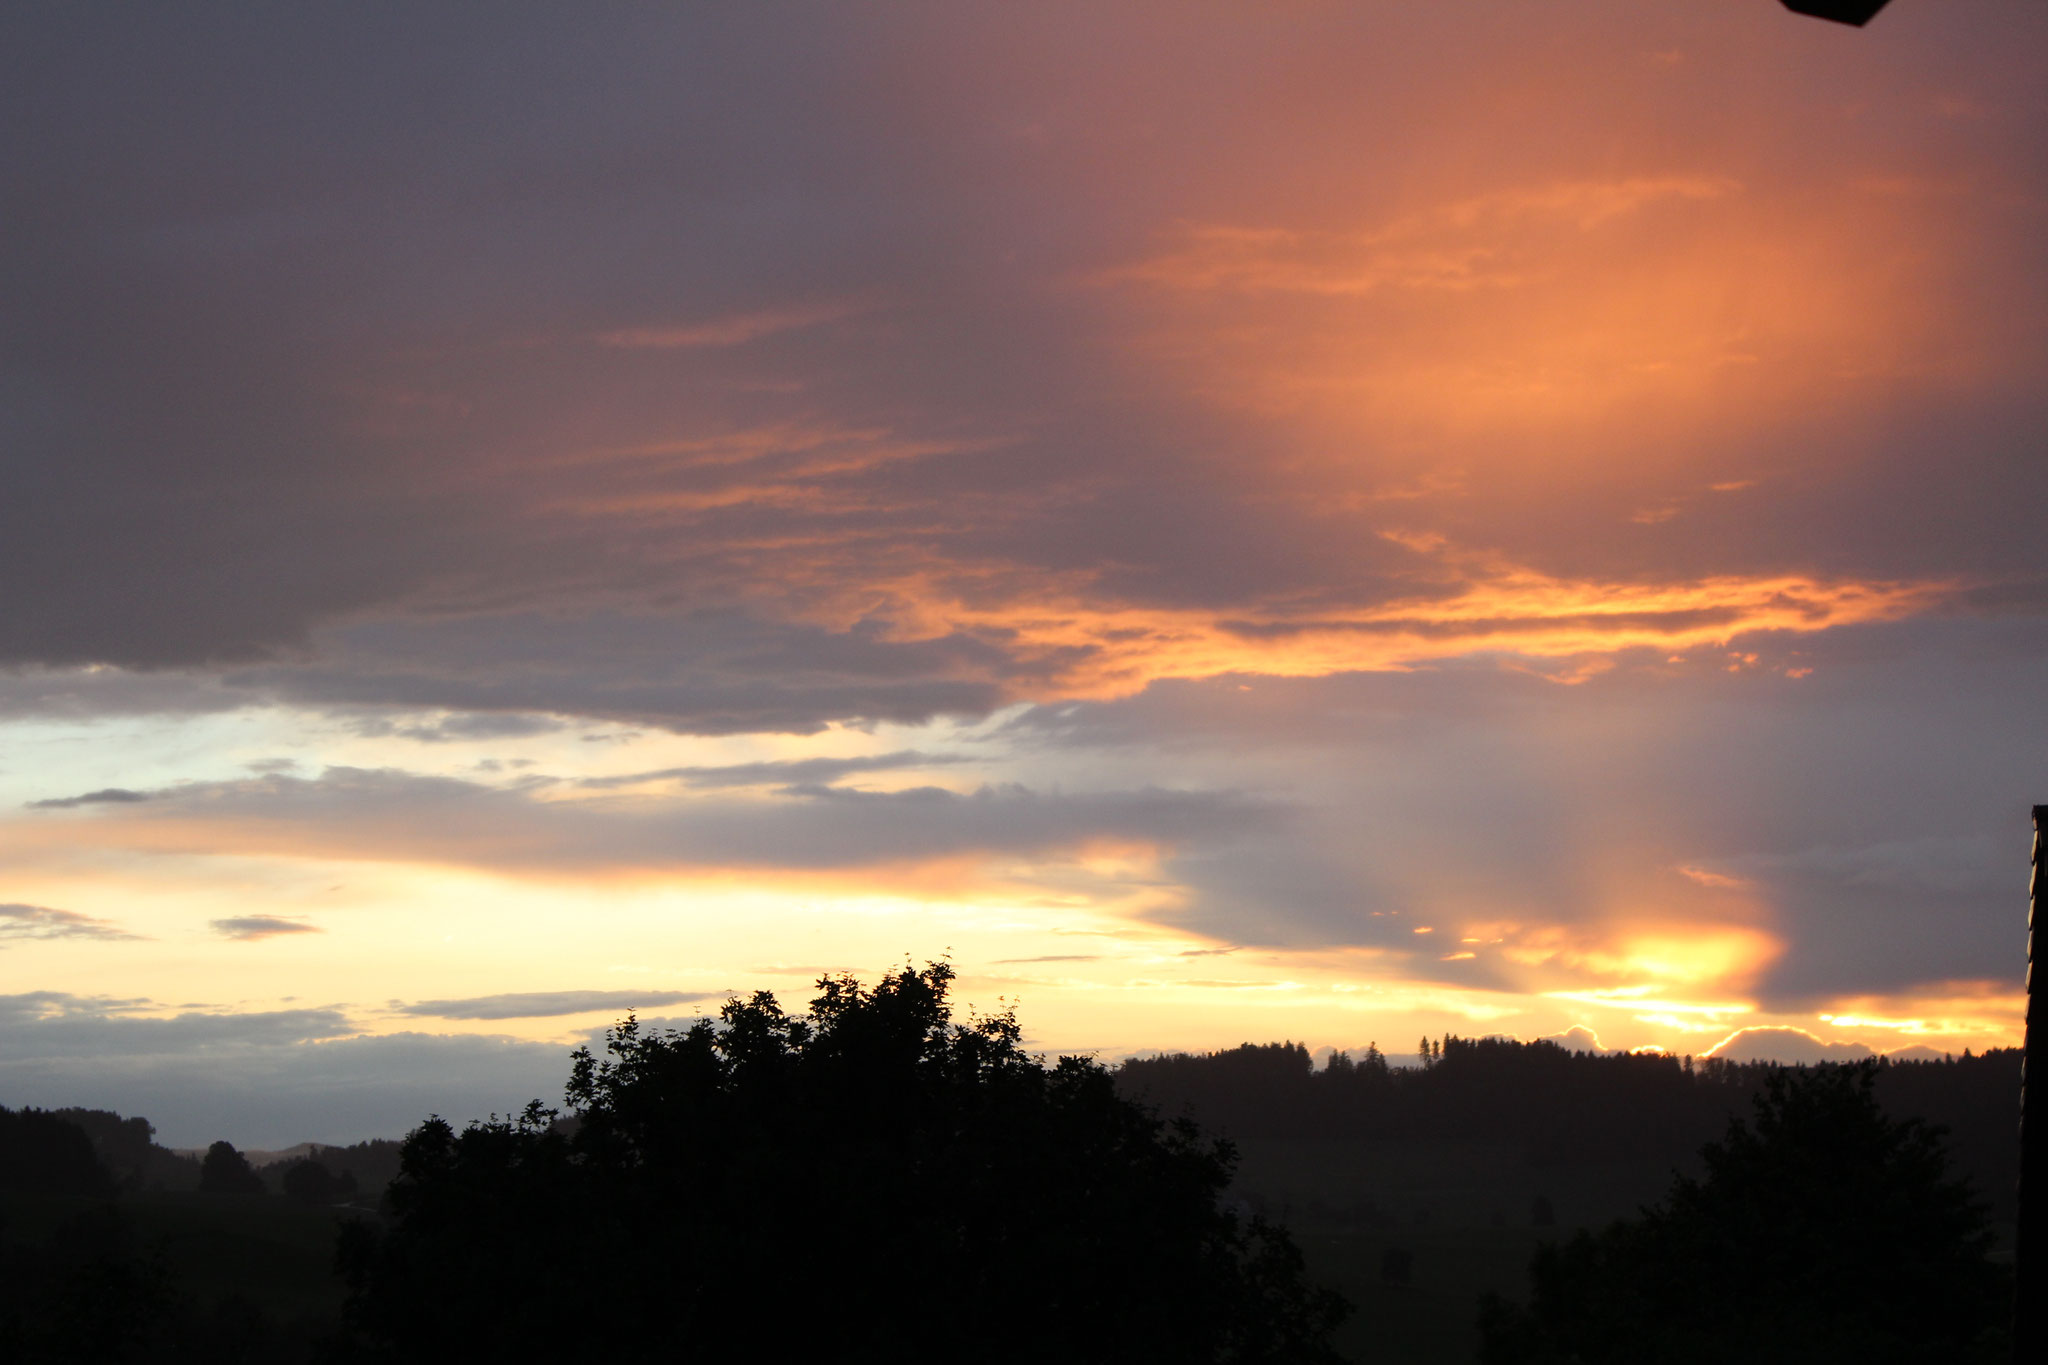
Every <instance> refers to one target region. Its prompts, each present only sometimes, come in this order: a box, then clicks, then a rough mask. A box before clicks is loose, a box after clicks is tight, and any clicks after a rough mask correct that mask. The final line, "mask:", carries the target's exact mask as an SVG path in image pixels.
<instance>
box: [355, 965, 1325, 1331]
mask: <svg viewBox="0 0 2048 1365" xmlns="http://www.w3.org/2000/svg"><path fill="white" fill-rule="evenodd" d="M951 979H952V971H951V969H950V968H949V967H947V966H945V965H943V964H935V965H933V966H931V967H929V968H927V969H926V970H924V971H915V970H912V969H909V968H906V969H905V970H903V971H901V972H899V973H896V974H893V975H889V976H886V977H884V978H883V980H882V981H881V983H880V984H879V985H877V986H876V987H874V988H873V989H872V990H869V989H865V988H863V987H862V986H860V985H859V984H858V983H857V982H855V981H854V980H852V979H851V978H845V977H840V978H826V979H824V980H822V981H820V983H819V989H820V994H819V995H818V997H817V998H816V999H815V1000H814V1001H813V1002H812V1005H811V1012H810V1014H809V1015H808V1016H804V1017H795V1016H790V1015H787V1014H785V1013H784V1012H783V1011H782V1009H781V1008H780V1007H779V1005H778V1004H777V1003H776V1000H775V998H774V997H773V996H772V995H769V994H767V993H760V994H757V995H755V996H753V997H752V998H751V999H749V1000H746V1001H741V1000H738V999H734V1000H730V1001H728V1002H727V1003H726V1005H725V1008H724V1010H723V1011H722V1015H721V1019H722V1023H721V1024H719V1025H714V1024H712V1023H710V1022H709V1021H706V1022H701V1023H699V1024H697V1025H695V1026H693V1027H691V1028H690V1029H688V1030H685V1031H682V1032H667V1033H663V1034H659V1035H655V1034H649V1033H644V1032H642V1030H641V1029H640V1027H639V1025H638V1023H637V1022H636V1021H635V1020H633V1019H630V1018H629V1019H627V1020H626V1021H625V1022H624V1023H623V1024H622V1025H620V1026H619V1027H618V1028H616V1029H613V1030H611V1031H610V1034H609V1036H608V1042H607V1054H608V1055H607V1057H606V1058H605V1059H602V1060H600V1059H598V1058H596V1057H593V1056H592V1055H591V1054H590V1053H589V1052H588V1051H587V1050H585V1051H579V1052H578V1053H577V1055H576V1059H575V1065H574V1069H573V1072H572V1074H571V1077H570V1080H569V1085H568V1091H567V1093H568V1099H569V1103H570V1105H571V1106H572V1108H573V1109H574V1111H575V1113H576V1115H577V1117H578V1118H579V1119H580V1122H579V1123H578V1124H577V1125H576V1126H575V1130H574V1132H573V1133H566V1132H564V1131H563V1130H562V1126H561V1125H558V1124H556V1123H555V1122H554V1121H553V1120H554V1115H553V1113H552V1112H551V1111H549V1110H546V1109H543V1108H541V1107H540V1105H539V1104H538V1103H535V1104H533V1105H530V1106H529V1107H528V1109H527V1110H526V1112H525V1113H524V1114H522V1115H521V1116H519V1117H518V1118H516V1119H509V1120H493V1121H492V1122H489V1123H484V1124H477V1125H472V1126H471V1127H470V1128H469V1129H467V1130H466V1131H464V1132H462V1133H457V1132H455V1131H454V1130H453V1129H452V1128H451V1127H450V1126H449V1125H448V1124H446V1123H444V1122H442V1121H440V1120H438V1119H433V1120H429V1121H428V1122H427V1123H425V1124H423V1125H422V1126H421V1127H420V1128H419V1129H417V1130H415V1131H414V1132H413V1134H412V1135H411V1136H410V1137H409V1138H408V1139H407V1141H406V1144H405V1148H404V1152H403V1157H402V1167H401V1171H400V1174H399V1177H398V1179H397V1180H396V1181H395V1182H394V1183H393V1184H392V1186H391V1189H390V1191H389V1193H388V1196H387V1205H388V1207H389V1209H390V1211H391V1213H392V1214H393V1215H395V1219H396V1222H395V1226H394V1227H393V1228H392V1229H391V1230H390V1231H388V1232H387V1233H385V1234H383V1235H381V1236H378V1235H375V1234H372V1233H370V1232H368V1231H367V1230H365V1229H364V1228H363V1227H362V1226H361V1225H358V1226H357V1227H356V1228H355V1229H354V1230H353V1231H352V1232H351V1234H350V1236H349V1238H348V1240H347V1242H346V1243H345V1246H344V1252H343V1259H344V1263H345V1265H346V1266H347V1267H348V1270H349V1274H350V1277H351V1283H352V1286H353V1296H352V1299H351V1302H350V1306H349V1315H350V1320H351V1322H352V1324H353V1326H354V1328H355V1330H356V1332H357V1334H358V1338H359V1340H360V1341H361V1343H362V1344H363V1348H364V1351H365V1353H366V1354H367V1355H369V1356H371V1357H372V1358H385V1359H397V1360H408V1361H410V1360H419V1359H428V1358H433V1357H435V1356H443V1355H445V1356H450V1357H452V1356H456V1355H460V1356H462V1357H464V1358H473V1357H479V1356H482V1357H489V1356H492V1355H494V1354H499V1353H516V1354H518V1355H519V1356H521V1357H522V1358H524V1357H531V1356H535V1355H546V1354H550V1353H556V1352H561V1353H569V1352H573V1353H574V1354H575V1355H577V1356H578V1357H585V1358H587V1357H589V1356H590V1355H592V1354H597V1355H601V1356H602V1355H613V1356H618V1355H623V1354H624V1353H626V1352H636V1353H643V1352H644V1353H650V1354H652V1353H658V1354H659V1355H661V1356H665V1357H670V1358H678V1357H681V1356H683V1355H685V1354H687V1355H689V1356H691V1357H693V1358H701V1357H709V1356H716V1355H718V1354H721V1353H734V1354H739V1353H746V1354H749V1355H752V1354H758V1353H759V1352H760V1351H761V1349H762V1347H763V1344H764V1343H766V1342H768V1341H771V1340H774V1339H775V1337H776V1334H777V1333H778V1332H780V1331H786V1330H789V1329H792V1328H796V1327H798V1326H799V1325H802V1326H804V1327H807V1328H808V1329H809V1330H811V1331H813V1332H815V1333H817V1334H818V1335H819V1337H820V1338H821V1341H820V1342H819V1343H818V1349H819V1350H820V1351H823V1352H827V1353H829V1354H830V1355H831V1356H832V1357H833V1358H834V1359H836V1360H843V1361H850V1362H866V1361H876V1362H879V1361H892V1362H893V1361H900V1360H902V1359H903V1358H904V1357H905V1356H907V1355H921V1354H927V1353H930V1352H932V1351H944V1352H946V1353H948V1354H959V1355H962V1356H966V1357H971V1358H973V1359H976V1360H980V1361H990V1362H1004V1361H1020V1362H1021V1361H1031V1362H1039V1361H1046V1360H1060V1361H1071V1362H1093V1361H1104V1362H1107V1361H1118V1362H1149V1361H1160V1362H1166V1361H1172V1362H1253V1361H1271V1362H1281V1361H1326V1360H1331V1359H1334V1357H1332V1356H1331V1355H1330V1354H1329V1352H1328V1350H1327V1348H1326V1346H1325V1345H1324V1338H1325V1336H1326V1334H1327V1332H1328V1330H1329V1328H1330V1327H1331V1326H1332V1325H1333V1324H1334V1322H1335V1321H1336V1319H1337V1318H1338V1317H1339V1316H1340V1315H1341V1312H1342V1311H1343V1310H1342V1305H1341V1301H1339V1300H1337V1299H1336V1297H1335V1296H1334V1295H1332V1294H1329V1293H1328V1292H1327V1291H1321V1290H1317V1289H1315V1288H1312V1287H1311V1286H1309V1285H1308V1284H1307V1283H1305V1281H1304V1279H1303V1275H1302V1267H1301V1259H1300V1256H1299V1255H1298V1253H1297V1252H1296V1250H1295V1248H1294V1246H1293V1245H1292V1243H1291V1242H1290V1241H1289V1240H1288V1238H1287V1237H1286V1236H1285V1234H1284V1233H1282V1232H1281V1231H1279V1230H1278V1229H1275V1228H1272V1227H1269V1226H1267V1225H1265V1224H1263V1223H1261V1222H1259V1221H1258V1220H1256V1219H1252V1220H1248V1221H1241V1220H1240V1219H1239V1218H1238V1217H1237V1216H1236V1215H1235V1214H1233V1213H1231V1212H1229V1211H1227V1210H1226V1209H1224V1208H1223V1207H1222V1206H1221V1205H1220V1203H1219V1198H1218V1197H1219V1195H1220V1194H1221V1192H1222V1190H1223V1188H1224V1186H1225V1185H1226V1184H1227V1182H1228V1180H1229V1176H1230V1171H1231V1166H1232V1162H1233V1159H1234V1157H1233V1153H1232V1151H1231V1149H1230V1148H1229V1146H1228V1145H1227V1144H1224V1143H1220V1142H1210V1141H1205V1140H1204V1139H1202V1138H1201V1136H1200V1135H1199V1134H1198V1133H1197V1132H1196V1131H1195V1129H1194V1128H1193V1126H1192V1125H1191V1124H1188V1123H1186V1122H1184V1121H1183V1122H1179V1123H1175V1124H1163V1123H1161V1122H1160V1121H1158V1120H1156V1119H1154V1118H1153V1117H1151V1116H1150V1115H1149V1114H1148V1113H1147V1112H1146V1111H1144V1110H1143V1109H1141V1108H1140V1107H1138V1106H1136V1105H1134V1104H1132V1103H1130V1102H1128V1101H1125V1100H1122V1099H1120V1098H1119V1097H1118V1096H1117V1094H1116V1092H1115V1089H1114V1086H1113V1084H1112V1080H1111V1077H1110V1075H1109V1073H1108V1072H1106V1071H1105V1070H1104V1069H1103V1068H1101V1067H1100V1066H1097V1065H1095V1064H1094V1063H1092V1062H1088V1061H1084V1060H1081V1059H1078V1058H1063V1059H1061V1060H1060V1061H1059V1062H1058V1063H1057V1064H1055V1065H1052V1066H1046V1065H1042V1064H1041V1063H1039V1062H1038V1061H1036V1060H1034V1059H1033V1058H1031V1057H1029V1056H1027V1055H1026V1054H1025V1053H1024V1052H1023V1050H1022V1048H1021V1046H1020V1035H1019V1031H1018V1026H1017V1023H1016V1020H1015V1018H1014V1017H1013V1016H1012V1015H1011V1014H1008V1013H1005V1014H1000V1015H995V1016H992V1017H978V1018H974V1019H971V1020H969V1021H968V1022H966V1023H964V1024H962V1023H955V1022H954V1021H953V1020H952V1017H951V1013H950V1010H949V1008H948V1005H947V1002H946V996H947V988H948V985H949V983H950V981H951ZM594 1276H595V1277H597V1278H596V1279H595V1280H593V1277H594ZM596 1283H601V1285H602V1288H603V1295H604V1297H603V1305H602V1307H600V1308H596V1309H593V1308H592V1307H591V1306H590V1305H589V1303H588V1301H587V1300H586V1299H585V1298H584V1297H583V1296H581V1295H580V1294H577V1293H574V1292H572V1291H570V1290H569V1289H568V1286H572V1285H579V1284H596ZM827 1343H829V1345H828V1344H827Z"/></svg>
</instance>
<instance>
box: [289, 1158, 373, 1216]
mask: <svg viewBox="0 0 2048 1365" xmlns="http://www.w3.org/2000/svg"><path fill="white" fill-rule="evenodd" d="M279 1179H280V1183H281V1185H282V1186H283V1190H284V1197H285V1198H287V1199H289V1200H291V1201H292V1202H293V1203H295V1204H305V1205H308V1206H310V1207H319V1206H322V1205H328V1204H341V1203H345V1202H347V1201H348V1200H349V1199H350V1198H351V1197H353V1196H354V1194H355V1192H356V1178H355V1177H354V1176H353V1175H350V1174H348V1173H347V1172H345V1171H344V1172H343V1173H342V1174H340V1175H336V1174H335V1173H334V1172H333V1171H330V1170H328V1169H327V1167H326V1165H325V1164H324V1163H323V1162H321V1161H320V1160H319V1159H317V1158H314V1157H307V1158H306V1159H305V1160H303V1161H294V1162H292V1163H290V1164H289V1165H287V1166H286V1167H285V1168H284V1174H283V1175H282V1176H281V1177H280V1178H279Z"/></svg>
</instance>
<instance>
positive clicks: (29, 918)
mask: <svg viewBox="0 0 2048 1365" xmlns="http://www.w3.org/2000/svg"><path fill="white" fill-rule="evenodd" d="M139 937H140V935H138V934H131V933H129V932H128V931H127V930H125V929H123V928H121V927H120V926H118V925H116V924H113V923H111V922H109V921H107V920H103V919H100V918H98V917H96V916H93V915H82V914H80V913H79V912H78V911H76V910H58V909H54V908H53V907H51V906H47V905H22V904H20V903H18V902H15V903H9V904H4V905H0V943H8V942H18V941H21V940H25V939H59V938H74V939H75V938H83V939H104V940H108V941H121V940H129V939H135V938H139Z"/></svg>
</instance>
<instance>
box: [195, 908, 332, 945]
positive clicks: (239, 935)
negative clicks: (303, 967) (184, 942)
mask: <svg viewBox="0 0 2048 1365" xmlns="http://www.w3.org/2000/svg"><path fill="white" fill-rule="evenodd" d="M212 924H213V932H215V933H216V934H219V935H220V936H221V937H222V938H231V939H235V940H237V941H239V942H244V943H251V942H255V941H257V940H259V939H266V938H281V937H284V936H286V935H290V934H317V933H319V932H320V926H319V925H317V924H308V923H306V922H305V921H304V920H296V919H279V918H278V917H277V916H275V915H231V916H229V917H228V918H226V919H217V920H214V921H212Z"/></svg>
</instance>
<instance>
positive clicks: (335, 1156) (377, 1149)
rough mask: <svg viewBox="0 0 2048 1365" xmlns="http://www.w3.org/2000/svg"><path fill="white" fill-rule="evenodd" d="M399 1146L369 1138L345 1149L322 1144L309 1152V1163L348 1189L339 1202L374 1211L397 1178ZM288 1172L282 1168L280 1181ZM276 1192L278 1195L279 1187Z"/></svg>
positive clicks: (386, 1139) (289, 1170) (394, 1140)
mask: <svg viewBox="0 0 2048 1365" xmlns="http://www.w3.org/2000/svg"><path fill="white" fill-rule="evenodd" d="M401 1146H402V1144H401V1143H399V1142H398V1141H397V1140H396V1139H393V1138H372V1139H370V1140H369V1141H368V1142H357V1143H353V1144H351V1145H349V1146H347V1147H329V1146H326V1145H325V1144H322V1145H320V1146H316V1147H315V1148H314V1149H313V1151H312V1156H311V1159H312V1160H314V1161H317V1162H319V1163H320V1164H321V1165H322V1166H324V1167H326V1168H327V1170H328V1171H329V1172H330V1173H332V1174H333V1176H334V1178H335V1179H336V1180H337V1181H340V1182H342V1183H343V1184H346V1185H349V1186H350V1187H351V1188H350V1190H349V1191H348V1192H347V1193H345V1194H343V1195H342V1196H341V1199H342V1200H346V1201H347V1202H349V1203H353V1204H357V1205H361V1206H363V1207H374V1206H375V1205H376V1203H377V1201H378V1200H380V1199H382V1198H383V1197H384V1190H385V1187H386V1186H388V1185H389V1184H390V1183H391V1182H392V1180H393V1178H395V1177H396V1176H397V1175H398V1163H399V1151H400V1148H401ZM267 1169H268V1168H266V1170H267ZM292 1169H293V1167H292V1166H289V1165H288V1166H285V1167H284V1169H283V1170H282V1171H281V1172H279V1175H280V1178H281V1177H282V1176H283V1175H287V1174H289V1173H290V1172H291V1170H292ZM280 1190H281V1191H282V1185H280ZM287 1193H288V1192H287ZM337 1202H339V1201H337Z"/></svg>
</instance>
